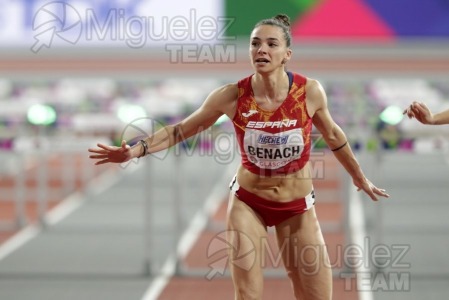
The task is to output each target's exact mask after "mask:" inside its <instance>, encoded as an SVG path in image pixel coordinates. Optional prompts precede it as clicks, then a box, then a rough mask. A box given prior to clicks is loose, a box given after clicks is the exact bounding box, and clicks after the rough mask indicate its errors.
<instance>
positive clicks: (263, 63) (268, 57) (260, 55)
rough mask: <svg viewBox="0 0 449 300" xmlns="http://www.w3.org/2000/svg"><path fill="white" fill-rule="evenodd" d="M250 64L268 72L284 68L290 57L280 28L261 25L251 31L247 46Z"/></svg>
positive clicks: (260, 70)
mask: <svg viewBox="0 0 449 300" xmlns="http://www.w3.org/2000/svg"><path fill="white" fill-rule="evenodd" d="M249 56H250V59H251V64H252V65H253V67H254V69H255V70H256V71H258V72H270V71H273V70H275V69H277V68H282V69H283V68H284V64H285V63H286V62H287V61H288V60H289V59H290V57H291V50H290V48H288V47H287V42H286V41H285V38H284V34H283V31H282V29H281V28H279V27H278V26H274V25H261V26H258V27H256V28H254V30H253V32H252V33H251V40H250V46H249Z"/></svg>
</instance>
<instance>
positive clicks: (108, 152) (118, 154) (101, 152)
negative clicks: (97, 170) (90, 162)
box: [88, 140, 133, 165]
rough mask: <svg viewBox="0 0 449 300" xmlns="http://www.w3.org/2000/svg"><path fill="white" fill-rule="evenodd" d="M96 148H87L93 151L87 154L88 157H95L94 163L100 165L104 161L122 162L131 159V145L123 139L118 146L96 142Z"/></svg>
mask: <svg viewBox="0 0 449 300" xmlns="http://www.w3.org/2000/svg"><path fill="white" fill-rule="evenodd" d="M97 146H98V148H89V149H88V151H89V152H91V153H95V154H93V155H89V158H91V159H96V160H97V161H96V162H95V165H102V164H105V163H124V162H127V161H129V160H131V159H132V158H133V157H132V154H131V147H130V146H129V145H127V144H126V141H125V140H123V141H122V144H121V146H120V147H116V146H107V145H103V144H97Z"/></svg>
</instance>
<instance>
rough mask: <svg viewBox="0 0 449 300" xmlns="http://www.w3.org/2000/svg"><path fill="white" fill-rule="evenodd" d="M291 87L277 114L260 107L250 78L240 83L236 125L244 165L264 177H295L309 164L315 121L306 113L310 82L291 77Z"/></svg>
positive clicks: (303, 78) (234, 121)
mask: <svg viewBox="0 0 449 300" xmlns="http://www.w3.org/2000/svg"><path fill="white" fill-rule="evenodd" d="M288 75H289V78H290V81H291V86H290V90H289V93H288V95H287V98H286V99H285V100H284V102H283V103H282V104H281V105H280V106H279V108H277V109H276V110H275V111H266V110H263V109H261V108H259V107H258V105H257V103H256V100H255V98H254V94H253V90H252V86H251V77H252V75H251V76H249V77H246V78H244V79H242V80H240V81H239V82H238V89H239V91H238V100H237V111H236V114H235V116H234V119H233V120H232V122H233V123H234V128H235V132H236V135H237V141H238V143H239V146H240V151H241V155H242V165H243V167H245V168H246V169H248V170H249V171H251V172H253V173H255V174H258V175H261V176H273V175H276V174H278V175H283V174H290V173H294V172H296V171H298V170H300V169H302V168H303V167H304V165H305V164H306V163H307V162H308V161H309V157H310V148H311V138H310V132H311V130H312V119H311V118H310V117H309V115H308V113H307V110H306V101H305V99H306V94H305V86H306V82H307V79H306V78H305V77H303V76H301V75H299V74H296V73H288Z"/></svg>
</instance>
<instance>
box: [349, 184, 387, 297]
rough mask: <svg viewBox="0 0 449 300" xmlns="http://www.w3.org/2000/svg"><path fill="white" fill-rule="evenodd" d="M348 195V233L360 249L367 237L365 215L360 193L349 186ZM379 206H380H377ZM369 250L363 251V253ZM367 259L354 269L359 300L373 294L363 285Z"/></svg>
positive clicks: (364, 258) (367, 271)
mask: <svg viewBox="0 0 449 300" xmlns="http://www.w3.org/2000/svg"><path fill="white" fill-rule="evenodd" d="M349 189H350V194H349V231H350V236H351V238H352V241H353V243H354V244H355V245H357V246H359V247H362V246H363V245H364V241H365V238H366V236H367V234H366V230H365V228H366V227H365V226H366V224H365V213H364V211H363V206H362V203H361V201H362V199H361V197H360V193H359V192H357V191H356V189H355V188H354V186H352V185H351V186H350V187H349ZM379 205H380V204H379ZM368 250H369V249H365V251H363V253H364V254H365V253H366V251H368ZM366 259H369V258H367V257H363V260H364V262H363V263H362V264H359V266H358V267H357V268H356V271H355V272H356V281H357V290H358V296H359V297H358V298H359V300H373V292H372V290H371V288H370V287H369V286H367V285H366V283H365V284H363V282H366V279H364V276H366V275H367V274H370V269H369V267H368V266H367V265H368V264H366V263H365V260H366Z"/></svg>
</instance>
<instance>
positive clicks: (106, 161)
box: [95, 158, 111, 166]
mask: <svg viewBox="0 0 449 300" xmlns="http://www.w3.org/2000/svg"><path fill="white" fill-rule="evenodd" d="M108 162H111V161H110V159H109V158H107V159H103V160H100V161H97V162H96V163H95V165H97V166H98V165H103V164H106V163H108Z"/></svg>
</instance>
